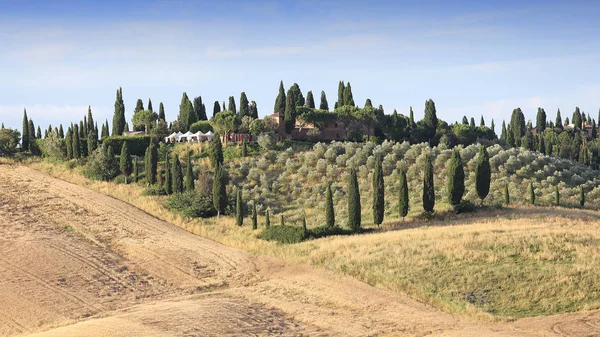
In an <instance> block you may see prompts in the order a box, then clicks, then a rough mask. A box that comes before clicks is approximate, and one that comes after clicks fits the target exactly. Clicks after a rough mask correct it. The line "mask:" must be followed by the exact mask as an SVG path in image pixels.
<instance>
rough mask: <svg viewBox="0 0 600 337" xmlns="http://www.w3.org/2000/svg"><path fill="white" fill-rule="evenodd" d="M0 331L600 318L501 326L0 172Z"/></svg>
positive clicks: (228, 330)
mask: <svg viewBox="0 0 600 337" xmlns="http://www.w3.org/2000/svg"><path fill="white" fill-rule="evenodd" d="M0 252H1V254H0V335H2V336H12V335H28V334H32V333H34V334H35V335H39V336H82V335H85V336H108V335H110V336H128V337H130V336H195V335H203V336H206V335H236V336H237V335H261V336H262V335H286V336H288V335H291V336H294V335H311V336H312V335H315V336H321V335H334V336H367V335H394V336H429V335H434V336H532V335H534V336H536V335H537V336H593V335H600V323H598V322H600V314H599V313H598V312H589V313H581V314H574V315H564V316H554V317H546V318H542V319H527V320H520V321H517V322H514V323H509V324H493V323H487V322H479V321H473V320H468V319H460V318H457V317H454V316H452V315H449V314H447V313H444V312H441V311H439V310H437V309H435V308H433V307H430V306H427V305H424V304H421V303H419V302H416V301H414V300H412V299H411V298H409V297H408V296H406V295H404V294H399V293H394V292H389V291H384V290H380V289H376V288H373V287H371V286H368V285H366V284H364V283H361V282H357V281H355V280H353V279H351V278H348V277H342V276H338V275H334V274H332V273H329V272H326V271H320V270H315V269H313V268H309V267H302V266H295V265H289V264H284V263H282V262H280V261H275V260H270V259H266V258H261V257H254V256H251V255H249V254H247V253H245V252H243V251H240V250H236V249H233V248H229V247H226V246H223V245H220V244H217V243H215V242H213V241H210V240H207V239H204V238H201V237H198V236H195V235H193V234H190V233H188V232H186V231H184V230H182V229H180V228H178V227H176V226H173V225H171V224H168V223H166V222H164V221H161V220H158V219H156V218H153V217H151V216H149V215H148V214H146V213H144V212H142V211H140V210H138V209H137V208H134V207H132V206H131V205H129V204H126V203H124V202H121V201H118V200H115V199H113V198H110V197H108V196H105V195H103V194H100V193H98V192H95V191H91V190H89V189H86V188H84V187H80V186H76V185H73V184H70V183H67V182H64V181H61V180H58V179H54V178H51V177H49V176H47V175H45V174H43V173H40V172H38V171H35V170H32V169H29V168H25V167H21V166H0Z"/></svg>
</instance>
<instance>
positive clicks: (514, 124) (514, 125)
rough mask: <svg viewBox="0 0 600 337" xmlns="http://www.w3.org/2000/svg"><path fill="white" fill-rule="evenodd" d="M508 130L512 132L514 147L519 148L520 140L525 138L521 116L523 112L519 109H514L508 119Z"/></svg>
mask: <svg viewBox="0 0 600 337" xmlns="http://www.w3.org/2000/svg"><path fill="white" fill-rule="evenodd" d="M510 128H511V130H512V132H513V139H514V146H517V147H520V146H521V139H522V138H523V136H525V131H526V127H525V116H524V115H523V111H521V108H516V109H514V110H513V113H512V116H511V118H510Z"/></svg>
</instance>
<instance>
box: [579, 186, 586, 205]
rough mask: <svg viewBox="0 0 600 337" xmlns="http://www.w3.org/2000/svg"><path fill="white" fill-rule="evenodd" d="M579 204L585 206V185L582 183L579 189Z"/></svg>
mask: <svg viewBox="0 0 600 337" xmlns="http://www.w3.org/2000/svg"><path fill="white" fill-rule="evenodd" d="M579 206H580V207H581V208H583V207H584V206H585V191H584V190H583V185H581V188H580V191H579Z"/></svg>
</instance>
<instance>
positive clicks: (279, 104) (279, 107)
mask: <svg viewBox="0 0 600 337" xmlns="http://www.w3.org/2000/svg"><path fill="white" fill-rule="evenodd" d="M285 104H286V96H285V89H284V88H283V81H280V82H279V94H278V95H277V98H276V99H275V106H274V107H273V112H275V113H277V112H278V113H280V114H282V113H284V112H285Z"/></svg>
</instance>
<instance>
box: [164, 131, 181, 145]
mask: <svg viewBox="0 0 600 337" xmlns="http://www.w3.org/2000/svg"><path fill="white" fill-rule="evenodd" d="M181 135H182V133H181V132H173V133H172V134H170V135H169V136H167V137H165V143H175V142H178V141H179V137H180V136H181Z"/></svg>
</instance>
